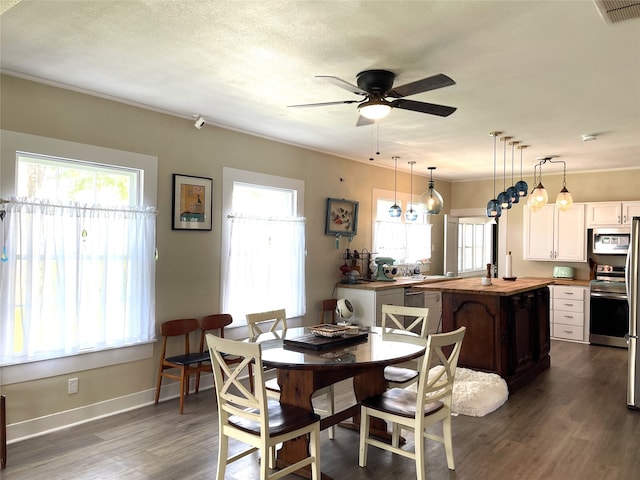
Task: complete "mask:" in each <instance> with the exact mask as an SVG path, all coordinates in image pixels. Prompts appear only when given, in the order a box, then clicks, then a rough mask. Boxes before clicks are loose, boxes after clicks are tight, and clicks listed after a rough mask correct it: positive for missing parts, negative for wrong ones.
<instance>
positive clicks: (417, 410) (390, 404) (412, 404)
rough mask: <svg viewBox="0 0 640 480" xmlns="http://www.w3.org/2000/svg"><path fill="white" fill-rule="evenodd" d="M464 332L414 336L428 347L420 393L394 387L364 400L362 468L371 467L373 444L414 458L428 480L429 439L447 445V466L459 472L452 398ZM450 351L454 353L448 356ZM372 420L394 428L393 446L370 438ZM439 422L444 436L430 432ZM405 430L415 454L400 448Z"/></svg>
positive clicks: (420, 473) (420, 479)
mask: <svg viewBox="0 0 640 480" xmlns="http://www.w3.org/2000/svg"><path fill="white" fill-rule="evenodd" d="M464 333H465V327H461V328H459V329H458V330H455V331H453V332H447V333H440V334H433V335H429V336H428V337H427V339H422V338H419V337H414V338H416V339H418V340H419V341H422V342H424V344H425V347H426V353H425V358H424V361H423V362H422V366H421V368H420V380H419V381H418V386H417V389H416V391H415V392H413V391H411V390H410V389H404V388H392V389H390V390H387V391H386V392H384V393H382V394H380V395H376V396H374V397H369V398H366V399H364V400H363V401H362V403H361V417H360V449H359V450H360V451H359V459H358V464H359V465H360V466H361V467H364V466H366V465H367V450H368V446H369V445H373V446H375V447H378V448H381V449H383V450H388V451H390V452H392V453H396V454H398V455H402V456H405V457H408V458H412V459H414V460H415V462H416V478H417V479H418V480H424V479H425V472H424V469H425V465H424V463H425V461H424V443H425V442H424V439H425V438H428V439H431V440H435V441H437V442H440V443H442V444H444V446H445V451H446V456H447V466H448V467H449V470H454V469H455V465H454V462H453V443H452V440H451V397H452V394H453V383H454V380H455V374H456V366H457V365H458V357H459V356H460V349H461V348H462V339H463V337H464ZM449 349H450V350H451V352H450V353H449V354H448V355H447V354H445V352H446V351H447V350H449ZM436 364H439V366H437V367H435V368H434V370H433V372H434V373H433V374H432V375H431V376H430V375H429V370H430V368H429V366H430V365H432V366H433V365H436ZM370 417H376V418H380V419H382V420H385V421H387V422H390V423H391V424H392V425H393V428H392V436H391V444H388V443H385V442H383V441H380V440H377V439H375V438H373V437H371V436H370V434H369V423H370ZM436 422H442V436H439V435H436V434H433V433H427V431H426V428H427V427H428V426H430V425H433V424H435V423H436ZM403 429H404V430H409V431H412V432H413V433H414V442H415V448H414V450H413V451H408V450H404V449H402V448H400V433H401V430H403Z"/></svg>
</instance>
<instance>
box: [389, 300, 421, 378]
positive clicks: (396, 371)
mask: <svg viewBox="0 0 640 480" xmlns="http://www.w3.org/2000/svg"><path fill="white" fill-rule="evenodd" d="M405 315H406V316H409V317H415V319H414V320H413V321H412V322H411V323H410V324H409V325H407V326H406V327H405V323H404V322H403V320H402V317H401V318H399V316H405ZM428 318H429V309H428V308H425V307H404V306H398V305H382V328H383V330H384V329H386V328H394V329H398V330H405V331H413V332H414V333H417V334H418V335H420V337H421V338H426V337H427V326H428V325H427V322H428ZM399 338H402V337H399ZM420 362H421V360H418V370H420ZM418 370H414V369H411V368H404V367H396V366H393V365H390V366H388V367H385V369H384V378H385V380H386V381H387V384H388V385H389V387H390V388H394V387H402V388H405V387H408V386H409V385H411V384H412V383H415V382H416V381H417V380H418V375H419V371H418Z"/></svg>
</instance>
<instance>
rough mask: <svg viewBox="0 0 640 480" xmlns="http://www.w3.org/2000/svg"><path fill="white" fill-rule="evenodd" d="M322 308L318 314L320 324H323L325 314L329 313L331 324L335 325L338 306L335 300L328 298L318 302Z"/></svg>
mask: <svg viewBox="0 0 640 480" xmlns="http://www.w3.org/2000/svg"><path fill="white" fill-rule="evenodd" d="M320 306H321V308H322V310H321V312H320V323H324V319H325V317H326V314H327V312H330V313H331V323H336V307H337V306H338V299H337V298H328V299H326V300H322V301H321V302H320Z"/></svg>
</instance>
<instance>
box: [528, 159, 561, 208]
mask: <svg viewBox="0 0 640 480" xmlns="http://www.w3.org/2000/svg"><path fill="white" fill-rule="evenodd" d="M554 157H555V155H554V156H549V157H538V160H539V162H538V168H539V169H540V172H539V173H538V185H536V188H534V189H533V192H531V195H532V196H533V200H532V202H533V209H534V211H536V210H539V209H540V208H542V207H544V206H545V205H546V204H547V203H548V202H549V194H548V193H547V190H546V189H545V188H544V185H542V165H543V164H544V163H546V162H548V161H550V160H551V159H552V158H554Z"/></svg>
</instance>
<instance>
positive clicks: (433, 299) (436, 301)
mask: <svg viewBox="0 0 640 480" xmlns="http://www.w3.org/2000/svg"><path fill="white" fill-rule="evenodd" d="M424 306H425V307H427V308H428V309H429V318H428V322H427V333H429V334H432V333H438V327H439V326H440V318H441V317H442V294H441V293H440V292H426V293H425V294H424ZM440 330H441V329H440Z"/></svg>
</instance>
